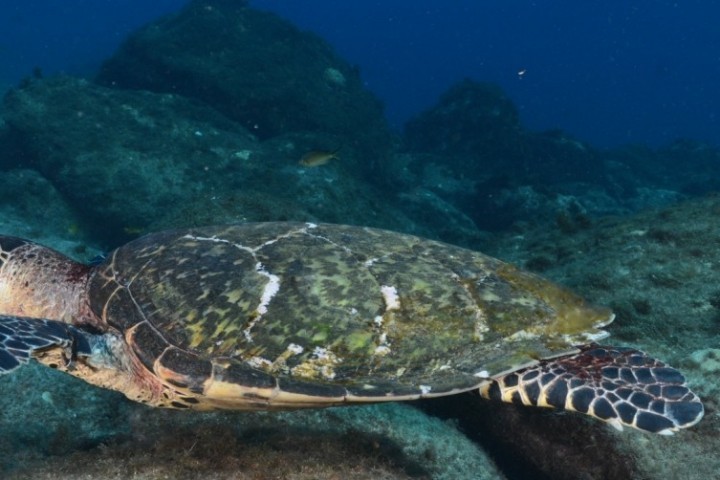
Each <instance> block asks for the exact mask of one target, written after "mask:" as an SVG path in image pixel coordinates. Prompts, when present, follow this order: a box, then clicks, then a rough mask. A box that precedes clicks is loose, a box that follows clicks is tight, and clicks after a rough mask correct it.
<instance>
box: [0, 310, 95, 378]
mask: <svg viewBox="0 0 720 480" xmlns="http://www.w3.org/2000/svg"><path fill="white" fill-rule="evenodd" d="M54 347H57V348H62V349H63V350H64V351H65V357H66V359H67V360H68V362H69V361H72V360H73V359H74V358H75V357H76V356H77V355H78V354H82V355H89V354H90V345H89V344H88V341H87V338H86V336H85V335H84V334H83V332H81V331H80V330H79V329H78V328H76V327H74V326H72V325H69V324H67V323H63V322H59V321H56V320H46V319H42V318H29V317H15V316H8V315H0V375H2V374H5V373H10V372H12V371H13V370H15V369H16V368H18V367H19V366H21V365H22V364H24V363H28V361H29V360H30V358H31V357H32V356H33V355H34V354H36V353H38V352H41V351H43V350H47V349H51V348H54Z"/></svg>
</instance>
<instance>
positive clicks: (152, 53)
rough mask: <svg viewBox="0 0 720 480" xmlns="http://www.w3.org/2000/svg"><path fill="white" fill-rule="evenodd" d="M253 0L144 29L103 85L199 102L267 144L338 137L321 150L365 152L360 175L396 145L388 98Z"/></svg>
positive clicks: (200, 7) (210, 3) (191, 11)
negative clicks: (300, 135)
mask: <svg viewBox="0 0 720 480" xmlns="http://www.w3.org/2000/svg"><path fill="white" fill-rule="evenodd" d="M245 3H246V2H235V1H227V0H194V1H192V2H190V3H189V5H187V7H186V8H184V9H183V10H182V11H180V12H179V13H177V14H175V15H171V16H168V17H165V18H163V19H161V20H159V21H157V22H155V23H152V24H150V25H147V26H146V27H144V28H141V29H140V30H138V31H137V32H136V33H134V34H133V35H131V36H130V37H129V38H128V39H127V40H126V41H125V43H124V44H123V45H122V47H121V48H120V50H119V51H118V52H117V53H116V54H115V55H114V56H113V57H111V58H110V59H109V60H107V61H106V62H105V64H104V65H103V66H102V68H101V70H100V73H99V74H98V76H97V81H98V82H99V83H101V84H103V85H106V86H111V87H116V88H124V89H143V90H150V91H154V92H165V93H177V94H181V95H184V96H187V97H191V98H196V99H199V100H201V101H203V102H205V103H206V104H208V105H211V106H212V107H214V108H215V109H217V110H218V111H220V112H222V113H223V114H225V115H226V116H227V117H229V118H230V119H232V120H234V121H237V122H238V123H240V124H241V125H243V126H244V127H245V128H246V129H247V130H249V131H251V132H252V133H253V134H254V135H256V136H257V137H258V138H259V139H260V140H264V139H267V138H271V137H274V136H277V135H280V134H286V133H290V132H304V131H309V132H322V133H325V134H332V135H334V136H335V141H334V143H333V144H330V145H324V146H323V145H318V146H316V147H315V148H325V149H334V148H338V147H343V148H344V147H355V148H359V149H361V151H362V153H363V157H364V159H365V161H364V162H362V163H359V164H358V168H359V169H360V170H363V169H365V170H366V171H367V170H368V169H370V168H371V167H372V162H374V161H379V159H378V158H377V157H380V156H382V155H383V154H384V153H385V152H386V151H387V149H388V148H389V147H390V145H391V137H390V133H389V131H388V128H387V125H386V121H385V119H384V117H383V108H382V105H381V103H380V101H379V100H378V99H377V98H376V97H375V96H374V95H373V94H371V93H370V92H369V91H368V90H366V89H365V87H364V86H363V83H362V79H361V78H360V74H359V72H358V70H357V68H356V67H352V66H350V65H349V64H348V63H347V62H345V61H344V60H342V59H340V58H339V57H338V56H337V55H336V54H335V52H334V51H333V49H332V48H331V47H330V45H329V44H328V43H327V42H325V41H324V40H322V39H321V38H320V37H318V36H316V35H314V34H312V33H308V32H302V31H300V30H299V29H297V28H296V27H295V26H293V25H292V24H290V23H289V22H287V21H285V20H283V19H281V18H280V17H278V16H276V15H274V14H272V13H267V12H262V11H259V10H255V9H252V8H250V7H248V6H247V5H246V4H245Z"/></svg>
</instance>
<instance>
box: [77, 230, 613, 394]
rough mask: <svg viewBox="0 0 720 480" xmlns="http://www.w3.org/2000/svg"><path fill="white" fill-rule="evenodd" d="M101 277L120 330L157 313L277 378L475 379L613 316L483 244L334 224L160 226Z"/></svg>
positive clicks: (158, 323) (549, 351) (202, 346)
mask: <svg viewBox="0 0 720 480" xmlns="http://www.w3.org/2000/svg"><path fill="white" fill-rule="evenodd" d="M102 279H105V280H107V279H113V280H112V281H104V282H103V281H101V280H102ZM93 282H94V283H93V286H92V289H91V297H92V298H91V303H92V305H93V308H94V309H95V310H96V311H102V309H103V308H104V307H106V304H108V303H110V304H112V305H113V308H112V309H107V308H106V311H108V312H110V313H109V314H107V318H108V321H109V322H110V323H111V324H113V325H114V326H116V327H117V328H119V329H121V330H124V329H127V328H130V327H132V326H133V325H134V324H136V323H138V322H148V323H149V324H150V325H152V327H153V329H154V330H155V331H156V332H157V334H158V335H159V336H161V337H162V338H163V339H164V340H165V341H166V342H167V343H168V344H170V345H175V346H177V347H178V348H180V349H183V350H186V351H188V352H191V353H194V354H197V355H198V356H200V357H202V358H206V359H211V360H213V359H219V358H223V359H228V360H229V361H232V362H240V363H242V364H244V365H247V366H250V367H253V368H257V369H259V370H261V371H264V372H266V373H268V374H271V375H272V376H275V377H276V378H280V380H281V385H282V380H283V379H287V380H294V381H302V382H310V383H316V384H336V385H340V386H344V387H348V388H351V389H352V388H355V389H366V390H370V391H373V390H374V391H377V392H379V394H382V392H387V393H392V394H401V393H403V392H405V393H407V392H413V391H424V392H425V391H428V392H429V391H432V392H441V391H447V390H452V389H461V388H470V387H472V386H473V385H475V384H477V383H478V382H479V378H478V376H480V375H481V372H482V374H483V375H484V374H490V375H493V374H496V373H499V372H502V371H507V370H510V369H513V368H516V367H517V366H520V365H525V364H529V363H532V362H534V361H536V360H537V359H539V358H543V357H551V356H555V355H557V354H560V353H563V352H567V351H572V350H573V345H574V344H576V343H582V341H583V340H585V341H586V340H588V339H593V338H600V336H602V335H603V332H601V331H600V330H598V329H597V327H600V326H602V325H604V324H605V323H608V322H609V321H610V319H611V317H610V315H609V312H607V311H605V310H596V309H592V308H591V307H588V306H586V305H585V304H584V303H583V302H582V300H580V299H579V298H577V297H576V296H574V295H572V294H570V293H568V292H567V291H566V290H564V289H562V288H560V287H557V286H555V285H553V284H551V283H550V282H548V281H546V280H543V279H541V278H539V277H536V276H534V275H530V274H526V273H523V272H520V271H518V270H517V269H515V268H514V267H511V266H509V265H507V264H505V263H503V262H501V261H499V260H496V259H494V258H491V257H488V256H485V255H483V254H480V253H478V252H473V251H470V250H466V249H462V248H459V247H455V246H451V245H447V244H444V243H440V242H434V241H429V240H422V239H419V238H417V237H413V236H408V235H402V234H398V233H394V232H388V231H382V230H376V229H370V228H361V227H351V226H339V225H322V224H321V225H314V224H301V223H263V224H245V225H237V226H226V227H209V228H203V229H197V230H192V231H182V232H180V231H176V232H166V233H161V234H156V235H151V236H148V237H144V238H142V239H140V240H137V241H135V242H132V243H130V244H128V245H127V246H125V247H122V248H121V249H119V250H118V251H117V253H116V254H115V257H114V259H113V261H112V262H111V263H110V264H109V265H108V267H107V268H106V270H105V271H104V272H101V273H100V274H98V275H96V280H93ZM118 287H119V291H123V292H125V293H123V294H118V293H113V292H116V291H118ZM109 298H110V300H108V299H109ZM98 309H99V310H98ZM142 348H150V347H142ZM158 348H159V347H158ZM200 380H202V379H200Z"/></svg>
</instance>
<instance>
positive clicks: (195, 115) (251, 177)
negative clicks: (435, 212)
mask: <svg viewBox="0 0 720 480" xmlns="http://www.w3.org/2000/svg"><path fill="white" fill-rule="evenodd" d="M3 115H4V117H5V119H6V121H7V128H9V129H10V130H11V131H12V136H13V139H14V141H15V143H16V148H17V150H18V151H20V152H22V154H21V155H19V156H18V157H16V160H18V159H19V160H20V161H19V162H18V163H16V164H14V165H13V167H14V168H31V169H34V170H36V171H38V172H39V173H40V174H41V175H42V176H43V177H45V178H46V179H48V180H49V181H50V182H51V183H52V185H54V188H56V189H57V190H58V192H60V194H61V195H62V196H63V197H64V198H65V199H66V201H67V202H68V203H69V205H70V206H71V207H72V208H73V209H74V210H75V211H76V212H77V213H79V214H81V216H82V217H83V219H84V222H85V225H86V226H87V227H88V228H89V229H91V230H93V231H92V234H93V235H94V236H95V237H96V238H97V239H98V240H100V241H102V242H104V243H106V244H109V245H117V244H119V243H122V241H123V240H125V239H127V238H130V237H135V236H137V235H139V234H141V233H143V232H146V231H148V230H153V229H159V228H170V227H176V226H189V225H207V224H217V223H232V222H240V221H260V220H293V219H294V220H316V219H323V220H324V221H330V222H337V223H360V224H366V225H376V226H385V227H391V226H396V227H397V228H399V229H406V230H413V228H414V227H413V222H411V221H410V220H408V219H407V218H406V217H405V216H404V215H403V214H402V212H400V211H399V210H398V209H397V208H396V207H393V206H392V204H391V203H389V200H392V199H391V198H390V199H389V198H387V197H386V196H384V195H382V194H381V193H380V190H377V189H376V188H375V187H373V186H372V185H370V184H368V183H366V182H363V181H361V179H359V178H357V176H353V175H352V174H350V173H349V172H348V171H347V170H345V169H343V168H342V165H341V164H340V162H339V161H338V162H337V163H335V164H329V165H324V166H321V167H317V168H306V167H303V166H302V165H298V159H299V158H300V157H301V156H302V154H303V153H305V152H307V151H308V150H309V149H310V146H311V145H312V144H313V142H317V141H318V140H320V141H322V139H323V138H327V137H322V136H321V135H320V134H310V133H296V134H293V135H283V136H278V137H275V138H273V139H271V140H268V141H266V142H264V143H260V142H258V140H257V139H256V138H255V137H254V135H252V134H251V133H249V132H248V131H246V130H245V129H243V128H242V126H240V125H238V124H237V123H235V122H233V121H231V120H229V119H227V118H226V117H224V116H223V115H222V114H220V113H218V112H217V111H215V110H213V109H212V108H210V107H208V106H206V105H204V104H202V103H200V102H198V101H195V100H191V99H187V98H184V97H182V96H179V95H174V94H157V93H152V92H147V91H131V90H120V89H109V88H105V87H102V86H98V85H95V84H93V83H90V82H87V81H85V80H80V79H75V78H70V77H60V78H50V79H38V80H32V81H29V82H26V83H25V84H24V85H23V86H22V87H20V88H17V89H14V90H12V91H11V92H9V93H8V95H7V96H6V97H5V101H4V107H3ZM347 153H348V156H351V155H352V149H348V152H347ZM68 223H70V221H69V220H68ZM421 233H426V234H430V235H432V229H430V228H425V229H421Z"/></svg>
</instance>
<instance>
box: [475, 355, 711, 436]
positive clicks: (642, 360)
mask: <svg viewBox="0 0 720 480" xmlns="http://www.w3.org/2000/svg"><path fill="white" fill-rule="evenodd" d="M529 370H530V371H538V372H541V373H542V375H541V376H539V377H538V376H536V377H535V378H531V377H530V376H528V375H527V374H524V375H523V372H518V375H519V378H520V382H515V381H514V380H513V381H511V382H506V381H505V378H507V377H502V376H501V377H499V378H496V379H494V380H490V381H488V382H487V383H486V384H484V385H482V386H481V387H480V394H481V395H482V396H484V397H486V398H494V399H497V398H499V399H501V400H503V401H506V402H514V403H516V402H517V400H518V399H522V403H523V404H524V405H531V406H540V407H555V408H559V409H567V410H572V411H576V412H580V413H585V414H587V415H590V416H593V417H596V418H598V419H600V420H603V421H605V422H608V423H610V424H611V425H613V426H614V427H616V428H618V429H622V426H623V425H626V426H630V427H633V428H637V429H639V430H643V431H646V432H651V433H660V434H664V435H670V434H672V433H673V432H675V431H677V430H679V429H682V428H687V427H691V426H692V425H695V424H696V423H697V422H699V421H700V419H701V418H702V417H703V413H704V410H703V405H702V403H701V402H700V399H699V398H698V397H697V395H695V394H694V393H693V392H692V391H690V389H689V388H688V387H687V386H686V385H685V377H683V375H682V374H681V373H680V372H678V371H677V370H675V369H674V368H671V367H668V366H666V365H664V364H663V363H662V362H660V361H658V360H656V359H654V358H652V357H650V356H649V355H647V354H646V353H643V352H641V351H639V350H635V349H632V348H616V347H607V346H598V345H586V346H583V347H581V349H580V352H579V353H578V354H575V355H569V356H566V357H560V358H556V359H552V360H544V361H541V362H540V363H539V364H538V365H535V366H533V367H530V368H529ZM638 372H639V373H640V374H638ZM548 373H550V374H552V375H553V377H554V379H553V380H551V381H549V382H542V383H543V384H544V385H540V384H541V382H538V381H537V378H547V377H546V375H547V374H548ZM511 375H512V376H513V378H515V377H516V376H517V375H515V374H511ZM525 379H529V380H525ZM538 389H539V390H540V393H539V394H538Z"/></svg>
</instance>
